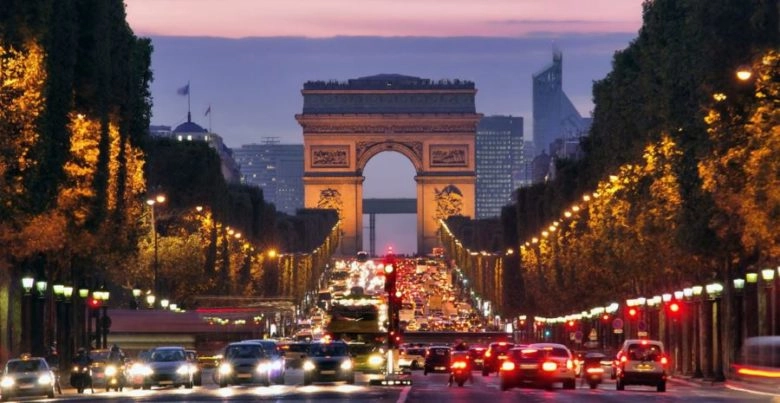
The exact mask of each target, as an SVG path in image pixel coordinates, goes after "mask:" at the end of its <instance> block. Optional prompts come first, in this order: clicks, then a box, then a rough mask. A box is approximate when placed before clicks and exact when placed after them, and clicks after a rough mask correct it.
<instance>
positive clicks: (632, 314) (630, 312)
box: [628, 308, 637, 319]
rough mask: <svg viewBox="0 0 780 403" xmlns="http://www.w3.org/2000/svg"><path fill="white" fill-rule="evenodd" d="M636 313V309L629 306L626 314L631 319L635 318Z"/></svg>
mask: <svg viewBox="0 0 780 403" xmlns="http://www.w3.org/2000/svg"><path fill="white" fill-rule="evenodd" d="M636 314H637V310H636V308H630V309H629V310H628V316H629V317H630V318H631V319H634V318H636Z"/></svg>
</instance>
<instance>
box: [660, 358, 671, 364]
mask: <svg viewBox="0 0 780 403" xmlns="http://www.w3.org/2000/svg"><path fill="white" fill-rule="evenodd" d="M668 363H669V360H668V359H666V357H661V365H666V364H668Z"/></svg>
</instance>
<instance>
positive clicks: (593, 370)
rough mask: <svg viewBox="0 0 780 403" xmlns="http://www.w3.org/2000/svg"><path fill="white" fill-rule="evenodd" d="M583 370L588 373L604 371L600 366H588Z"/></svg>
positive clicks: (601, 372)
mask: <svg viewBox="0 0 780 403" xmlns="http://www.w3.org/2000/svg"><path fill="white" fill-rule="evenodd" d="M585 372H586V373H589V374H603V373H604V368H601V367H593V368H588V369H586V370H585Z"/></svg>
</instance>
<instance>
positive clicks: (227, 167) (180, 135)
mask: <svg viewBox="0 0 780 403" xmlns="http://www.w3.org/2000/svg"><path fill="white" fill-rule="evenodd" d="M149 134H150V135H152V136H154V137H164V138H170V139H175V140H179V141H205V142H206V143H208V144H209V145H210V146H211V147H212V148H213V149H214V150H215V151H216V152H217V155H219V159H220V161H221V165H222V166H221V169H222V176H223V177H224V178H225V181H226V182H228V183H239V182H240V180H241V175H240V173H239V171H238V164H236V161H235V160H233V154H232V153H231V151H230V149H229V148H228V147H227V146H226V145H225V143H224V142H223V141H222V136H220V135H218V134H216V133H209V131H208V130H206V129H204V128H202V127H200V126H199V125H198V124H196V123H193V122H192V119H191V115H190V114H189V113H188V114H187V121H186V122H184V123H182V124H180V125H178V126H176V128H175V129H173V130H171V127H170V126H159V125H152V126H149Z"/></svg>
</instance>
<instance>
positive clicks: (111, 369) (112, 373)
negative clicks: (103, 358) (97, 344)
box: [103, 364, 127, 392]
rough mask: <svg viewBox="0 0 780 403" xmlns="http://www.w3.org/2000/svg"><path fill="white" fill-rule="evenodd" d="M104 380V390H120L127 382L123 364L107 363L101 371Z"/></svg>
mask: <svg viewBox="0 0 780 403" xmlns="http://www.w3.org/2000/svg"><path fill="white" fill-rule="evenodd" d="M103 374H104V375H105V380H106V392H108V391H110V390H111V389H114V390H115V391H117V392H121V391H122V389H123V388H124V387H125V384H126V382H127V380H126V378H125V367H124V365H117V364H108V365H106V368H105V370H104V371H103Z"/></svg>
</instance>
